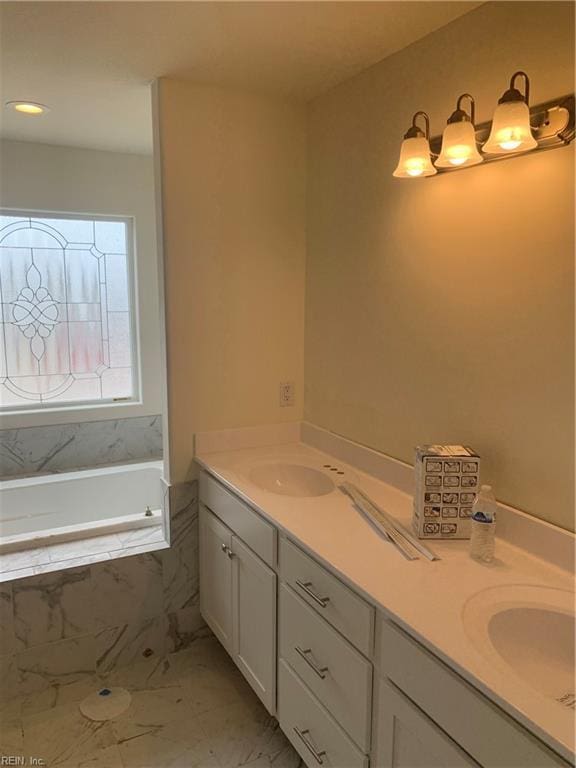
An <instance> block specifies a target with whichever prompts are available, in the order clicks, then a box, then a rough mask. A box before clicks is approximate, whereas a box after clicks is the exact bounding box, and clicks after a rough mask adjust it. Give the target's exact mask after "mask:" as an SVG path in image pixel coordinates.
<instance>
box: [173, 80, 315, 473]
mask: <svg viewBox="0 0 576 768" xmlns="http://www.w3.org/2000/svg"><path fill="white" fill-rule="evenodd" d="M158 115H159V130H160V143H161V153H162V196H163V210H164V258H165V280H166V289H165V290H166V322H167V338H168V381H169V383H168V396H169V424H170V437H169V439H170V465H171V479H172V481H179V480H182V479H184V478H185V477H186V476H187V475H189V474H190V472H191V471H192V468H191V461H192V456H193V435H194V433H195V432H197V431H203V430H211V429H221V428H228V427H241V426H247V425H252V424H264V423H278V422H282V421H292V420H296V419H299V418H300V417H301V416H302V400H303V356H304V353H303V346H304V269H305V183H306V171H305V163H306V122H305V112H304V109H303V108H302V107H298V106H293V105H290V104H287V103H285V102H282V101H277V100H274V99H270V98H262V97H257V96H252V95H250V94H247V93H240V92H234V91H229V90H224V89H219V88H213V87H204V86H196V85H191V84H189V83H184V82H179V81H175V80H161V81H160V86H159V93H158ZM281 381H294V382H295V384H296V406H295V407H289V408H281V407H280V406H279V383H280V382H281Z"/></svg>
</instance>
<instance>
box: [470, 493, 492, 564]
mask: <svg viewBox="0 0 576 768" xmlns="http://www.w3.org/2000/svg"><path fill="white" fill-rule="evenodd" d="M471 524H472V528H471V534H470V557H471V558H473V559H474V560H479V561H480V562H482V563H490V562H491V561H492V559H493V558H494V547H495V532H496V499H495V497H494V493H493V492H492V486H490V485H482V486H481V487H480V493H479V494H478V496H477V497H476V501H475V502H474V504H473V506H472V520H471Z"/></svg>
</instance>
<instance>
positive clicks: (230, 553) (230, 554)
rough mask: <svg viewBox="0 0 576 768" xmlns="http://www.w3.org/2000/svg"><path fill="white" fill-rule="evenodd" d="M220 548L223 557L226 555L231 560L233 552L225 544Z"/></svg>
mask: <svg viewBox="0 0 576 768" xmlns="http://www.w3.org/2000/svg"><path fill="white" fill-rule="evenodd" d="M220 548H221V550H222V552H224V554H225V555H228V557H229V558H230V560H232V558H233V557H234V556H235V555H234V552H232V550H231V549H230V547H229V546H228V545H227V544H221V545H220Z"/></svg>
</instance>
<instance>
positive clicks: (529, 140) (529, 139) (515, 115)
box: [482, 101, 538, 155]
mask: <svg viewBox="0 0 576 768" xmlns="http://www.w3.org/2000/svg"><path fill="white" fill-rule="evenodd" d="M537 146H538V142H537V141H536V140H535V139H534V137H533V136H532V131H531V130H530V110H529V109H528V105H527V104H526V102H525V101H505V102H504V103H503V104H498V106H497V107H496V110H495V111H494V118H493V120H492V130H491V131H490V136H489V137H488V141H487V142H486V144H484V146H483V147H482V151H483V152H486V153H487V154H489V155H505V154H506V153H507V152H525V151H526V150H528V149H535V148H536V147H537Z"/></svg>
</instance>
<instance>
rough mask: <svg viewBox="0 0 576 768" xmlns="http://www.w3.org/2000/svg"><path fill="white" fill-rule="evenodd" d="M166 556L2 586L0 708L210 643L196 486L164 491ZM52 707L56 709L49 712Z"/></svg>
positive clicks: (56, 695) (61, 696)
mask: <svg viewBox="0 0 576 768" xmlns="http://www.w3.org/2000/svg"><path fill="white" fill-rule="evenodd" d="M170 507H171V510H172V511H171V546H170V548H169V549H164V550H161V551H158V552H152V553H145V554H140V555H134V556H132V557H124V558H121V559H113V560H105V561H103V562H99V563H93V564H89V565H86V566H82V567H77V568H69V569H66V570H62V571H57V572H54V573H47V574H42V575H35V576H31V577H28V578H23V579H19V580H16V581H12V582H5V583H3V584H1V585H0V706H2V705H3V704H5V703H7V702H8V701H10V700H11V699H13V698H14V697H15V696H18V695H21V696H23V697H25V699H27V700H29V702H30V704H29V706H32V707H34V702H35V701H36V702H38V701H43V702H46V701H47V700H49V701H50V702H54V701H62V700H65V699H66V697H67V696H69V695H70V692H71V691H76V692H77V689H78V687H79V686H80V687H82V686H87V687H88V689H90V686H91V685H93V682H92V681H93V679H94V677H95V676H98V675H104V674H107V673H110V672H111V671H113V670H115V669H119V668H123V667H126V666H128V665H130V664H133V663H134V662H135V661H138V660H139V659H143V658H149V657H151V656H156V657H163V656H165V655H166V654H167V653H170V652H172V651H177V650H182V649H183V648H185V647H187V646H188V645H190V644H191V643H192V642H193V641H194V640H195V639H197V638H199V637H203V636H205V635H206V634H208V630H207V628H206V626H205V624H204V622H203V620H202V618H201V616H200V610H199V592H198V501H197V484H196V483H184V484H181V485H177V486H172V487H171V488H170ZM51 705H52V704H51Z"/></svg>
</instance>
